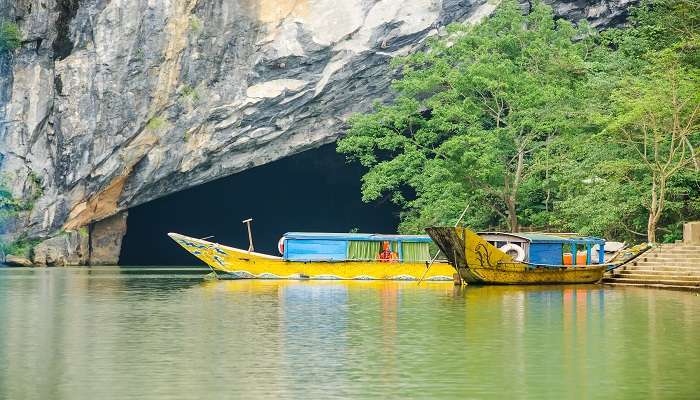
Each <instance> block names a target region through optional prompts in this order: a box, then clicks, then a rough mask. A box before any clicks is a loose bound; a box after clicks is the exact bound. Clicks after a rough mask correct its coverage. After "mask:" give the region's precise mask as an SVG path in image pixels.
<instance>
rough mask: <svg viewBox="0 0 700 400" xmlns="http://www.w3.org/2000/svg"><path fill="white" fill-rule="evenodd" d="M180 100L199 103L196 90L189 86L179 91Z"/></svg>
mask: <svg viewBox="0 0 700 400" xmlns="http://www.w3.org/2000/svg"><path fill="white" fill-rule="evenodd" d="M180 98H182V99H183V100H191V101H193V102H197V101H199V92H197V89H196V88H193V87H192V86H190V85H185V86H183V87H182V89H180Z"/></svg>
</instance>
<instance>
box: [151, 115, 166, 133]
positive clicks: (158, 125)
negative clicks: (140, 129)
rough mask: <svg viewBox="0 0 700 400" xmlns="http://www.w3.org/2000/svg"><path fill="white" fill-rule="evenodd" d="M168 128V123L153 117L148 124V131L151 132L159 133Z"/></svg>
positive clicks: (160, 118)
mask: <svg viewBox="0 0 700 400" xmlns="http://www.w3.org/2000/svg"><path fill="white" fill-rule="evenodd" d="M167 126H168V121H166V120H165V119H164V118H162V117H153V118H151V119H150V120H148V123H146V129H147V130H149V131H158V130H161V129H165V128H166V127H167Z"/></svg>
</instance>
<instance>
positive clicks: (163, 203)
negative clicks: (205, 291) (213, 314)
mask: <svg viewBox="0 0 700 400" xmlns="http://www.w3.org/2000/svg"><path fill="white" fill-rule="evenodd" d="M363 172H364V171H363V168H362V167H361V166H359V165H357V164H354V163H353V164H347V163H346V162H345V157H344V156H343V155H341V154H338V153H337V152H336V151H335V144H328V145H325V146H322V147H319V148H317V149H314V150H308V151H305V152H303V153H299V154H296V155H293V156H290V157H287V158H284V159H281V160H278V161H274V162H271V163H269V164H265V165H262V166H259V167H255V168H252V169H249V170H247V171H243V172H240V173H238V174H234V175H231V176H228V177H225V178H221V179H218V180H215V181H212V182H209V183H205V184H203V185H199V186H196V187H193V188H190V189H188V190H184V191H181V192H178V193H174V194H171V195H169V196H166V197H163V198H160V199H157V200H154V201H151V202H148V203H145V204H142V205H140V206H137V207H134V208H131V209H130V210H129V216H128V219H127V232H126V236H124V240H123V242H122V248H121V253H120V256H119V264H120V265H166V266H170V265H198V264H199V263H200V262H199V261H198V260H197V259H195V258H194V257H193V256H191V255H190V254H188V253H187V252H186V251H185V250H183V249H182V248H180V247H179V246H178V245H177V244H176V243H175V242H173V241H172V240H171V239H170V238H169V237H168V236H167V235H166V234H167V233H168V232H177V233H181V234H183V235H188V236H192V237H199V238H202V237H206V236H213V238H212V239H211V240H212V241H215V242H218V243H222V244H226V245H230V246H234V247H239V248H243V249H246V248H248V236H247V235H248V234H247V230H246V227H245V225H244V224H242V223H241V221H243V220H244V219H247V218H253V242H254V244H255V251H257V252H262V253H267V254H272V255H278V252H277V241H278V240H279V238H280V237H281V236H282V234H284V233H285V232H294V231H302V232H303V231H308V232H350V231H351V230H353V229H357V230H358V231H359V232H369V233H393V232H396V228H397V226H398V222H399V217H398V209H397V208H396V206H394V205H393V204H391V203H390V202H389V201H383V202H378V203H371V204H367V203H363V202H362V200H361V194H360V185H361V182H360V178H361V177H362V174H363Z"/></svg>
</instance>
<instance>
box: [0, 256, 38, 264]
mask: <svg viewBox="0 0 700 400" xmlns="http://www.w3.org/2000/svg"><path fill="white" fill-rule="evenodd" d="M5 264H6V265H9V266H10V267H31V266H33V264H32V261H31V260H28V259H26V258H24V257H19V256H14V255H12V254H8V255H7V256H6V257H5Z"/></svg>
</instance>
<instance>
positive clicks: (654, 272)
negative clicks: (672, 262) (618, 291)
mask: <svg viewBox="0 0 700 400" xmlns="http://www.w3.org/2000/svg"><path fill="white" fill-rule="evenodd" d="M613 273H618V274H623V273H624V274H652V275H678V276H700V270H678V269H668V270H661V271H659V270H654V269H644V268H627V269H623V270H616V271H613Z"/></svg>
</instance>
